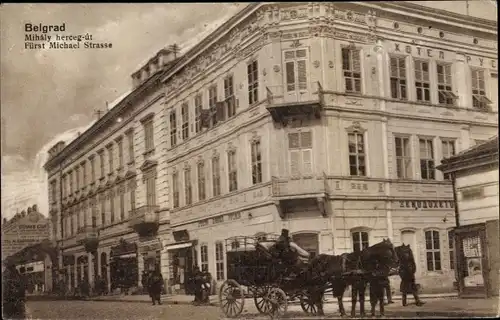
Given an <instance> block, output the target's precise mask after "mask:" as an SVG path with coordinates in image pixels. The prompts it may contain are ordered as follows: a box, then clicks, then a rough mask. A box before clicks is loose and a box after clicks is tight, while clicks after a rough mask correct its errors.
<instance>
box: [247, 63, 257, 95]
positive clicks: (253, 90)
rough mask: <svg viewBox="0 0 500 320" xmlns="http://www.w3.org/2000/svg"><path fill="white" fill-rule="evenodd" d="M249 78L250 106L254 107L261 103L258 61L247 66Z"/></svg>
mask: <svg viewBox="0 0 500 320" xmlns="http://www.w3.org/2000/svg"><path fill="white" fill-rule="evenodd" d="M247 76H248V104H249V105H252V104H254V103H257V101H259V66H258V63H257V60H254V61H252V62H250V63H249V64H248V65H247Z"/></svg>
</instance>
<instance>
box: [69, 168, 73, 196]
mask: <svg viewBox="0 0 500 320" xmlns="http://www.w3.org/2000/svg"><path fill="white" fill-rule="evenodd" d="M69 194H70V195H71V194H73V172H70V173H69Z"/></svg>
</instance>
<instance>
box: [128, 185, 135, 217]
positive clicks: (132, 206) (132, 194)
mask: <svg viewBox="0 0 500 320" xmlns="http://www.w3.org/2000/svg"><path fill="white" fill-rule="evenodd" d="M129 190H130V211H132V214H133V213H134V211H135V188H129Z"/></svg>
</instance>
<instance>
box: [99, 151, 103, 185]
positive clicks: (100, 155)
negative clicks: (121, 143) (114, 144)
mask: <svg viewBox="0 0 500 320" xmlns="http://www.w3.org/2000/svg"><path fill="white" fill-rule="evenodd" d="M99 164H100V166H101V178H104V151H103V150H101V151H100V152H99Z"/></svg>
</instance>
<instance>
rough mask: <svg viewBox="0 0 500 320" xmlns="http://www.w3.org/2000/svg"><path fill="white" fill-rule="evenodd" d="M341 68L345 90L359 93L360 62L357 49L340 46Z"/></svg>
mask: <svg viewBox="0 0 500 320" xmlns="http://www.w3.org/2000/svg"><path fill="white" fill-rule="evenodd" d="M342 70H343V72H344V82H345V91H346V92H355V93H361V62H360V52H359V49H355V48H342Z"/></svg>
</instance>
